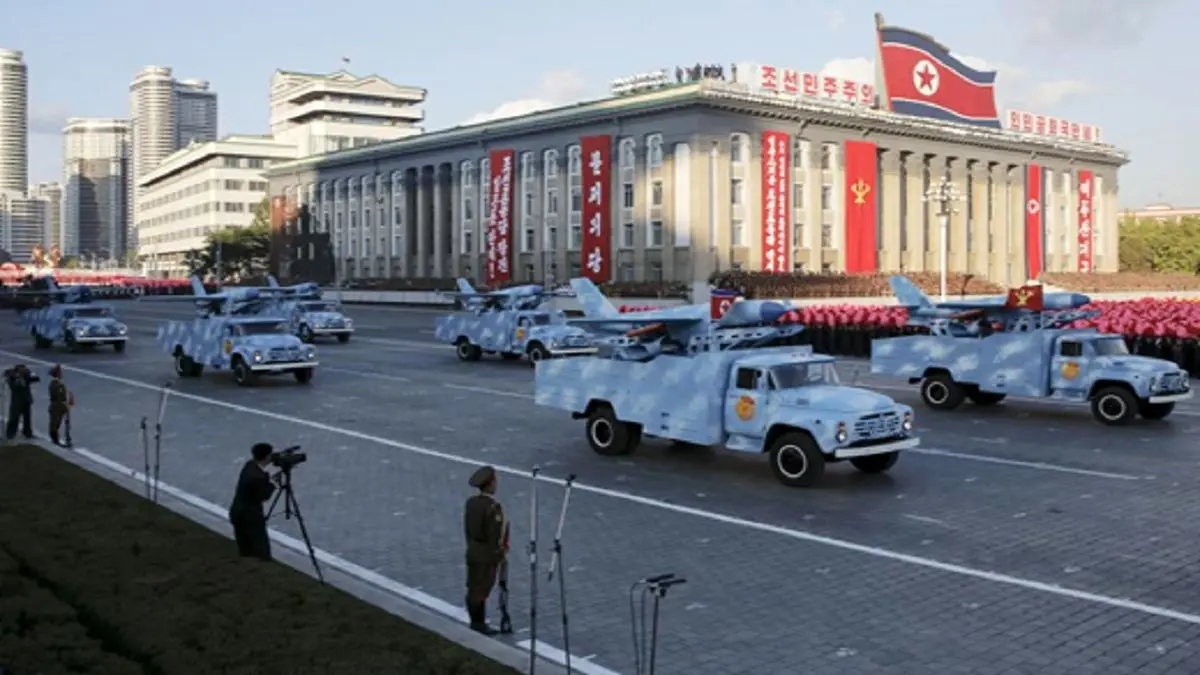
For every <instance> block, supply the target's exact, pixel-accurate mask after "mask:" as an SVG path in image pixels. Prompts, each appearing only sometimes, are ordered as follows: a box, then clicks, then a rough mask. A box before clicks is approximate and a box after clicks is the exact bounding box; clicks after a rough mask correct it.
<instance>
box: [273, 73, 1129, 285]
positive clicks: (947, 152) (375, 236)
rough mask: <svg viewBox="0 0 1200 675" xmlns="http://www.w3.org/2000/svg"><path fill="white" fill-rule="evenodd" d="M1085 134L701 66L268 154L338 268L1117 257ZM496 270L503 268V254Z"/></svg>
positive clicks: (1084, 264)
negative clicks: (465, 119) (765, 84)
mask: <svg viewBox="0 0 1200 675" xmlns="http://www.w3.org/2000/svg"><path fill="white" fill-rule="evenodd" d="M1127 161H1128V159H1127V157H1126V155H1125V154H1124V153H1122V152H1120V151H1118V150H1116V149H1115V148H1113V147H1112V146H1111V145H1107V144H1104V143H1100V142H1099V140H1098V139H1089V140H1082V139H1081V138H1075V139H1072V138H1070V137H1069V136H1068V137H1051V136H1047V135H1045V134H1036V133H1027V132H1023V131H1020V130H1011V129H992V128H982V127H974V126H966V125H960V124H953V123H948V122H941V121H937V120H931V119H922V118H917V117H910V116H905V115H900V114H896V113H893V112H890V111H886V110H879V109H877V108H876V107H874V106H872V105H870V104H857V103H851V102H849V101H845V100H822V99H819V98H805V97H803V96H800V97H790V98H786V97H780V96H775V95H769V94H766V93H763V92H761V91H757V90H756V89H755V88H753V87H748V86H746V85H745V84H737V83H732V82H724V81H711V80H708V81H705V80H702V81H699V82H691V83H683V84H678V85H674V86H668V87H665V88H660V89H657V90H653V91H648V92H643V93H634V94H631V95H627V96H620V97H613V98H607V99H603V100H598V101H593V102H589V103H583V104H579V105H575V106H570V107H564V108H559V109H554V110H547V111H543V112H538V113H533V114H529V115H525V116H522V117H515V118H511V119H506V120H501V121H496V122H491V123H484V124H477V125H471V126H463V127H456V128H453V129H449V130H446V131H440V132H435V133H428V134H422V135H420V136H415V137H411V138H405V139H401V140H396V141H392V142H386V143H381V144H378V145H374V146H371V147H365V148H356V149H351V150H346V151H342V152H334V153H330V154H326V155H320V156H316V157H311V158H306V159H300V160H297V161H291V162H283V163H278V164H275V165H274V166H273V167H272V169H271V170H270V172H269V173H268V177H269V180H270V190H271V194H272V195H274V196H276V197H283V198H285V200H286V202H287V203H289V204H290V205H291V206H292V207H293V208H292V209H291V210H290V211H289V212H291V213H296V212H300V209H298V208H294V207H299V206H306V207H307V209H306V210H307V212H308V213H311V214H312V218H311V227H312V228H313V229H315V230H316V231H317V232H328V233H329V234H330V235H331V240H332V244H333V247H334V249H335V257H336V259H337V261H338V265H339V266H340V271H341V273H342V274H343V276H344V278H368V277H374V278H379V277H408V278H446V277H454V276H467V277H473V278H476V279H479V280H481V281H505V280H512V281H536V282H544V281H562V280H564V279H566V278H569V277H573V276H580V275H581V274H582V273H583V272H584V271H588V272H589V274H590V275H591V276H593V278H601V279H612V280H615V281H681V282H690V281H695V280H702V279H705V278H707V277H708V276H709V274H710V273H712V272H714V271H718V270H727V269H731V268H741V269H747V270H760V269H762V270H769V271H781V272H782V271H793V270H808V271H814V272H820V271H835V272H836V271H849V272H867V271H893V270H906V271H923V270H936V269H939V265H940V247H941V245H942V241H941V227H940V210H939V208H940V206H941V205H940V204H938V203H937V202H936V200H934V201H929V200H927V199H926V198H925V197H926V195H927V194H930V193H932V192H934V191H935V190H934V188H936V187H937V186H938V185H939V184H941V183H942V181H943V178H944V179H945V180H946V181H947V182H948V183H950V184H952V185H953V186H954V189H955V194H956V195H957V196H958V199H957V200H956V201H954V202H952V203H950V204H948V205H947V206H948V210H949V211H951V213H949V215H948V227H947V228H946V232H947V235H948V236H947V240H946V243H945V245H946V248H947V263H948V266H949V268H950V270H951V271H956V272H966V273H972V274H978V275H981V276H986V277H988V278H991V279H993V280H994V281H997V282H999V283H1004V284H1010V285H1011V284H1019V283H1021V282H1023V281H1025V280H1026V279H1027V278H1030V277H1036V276H1037V275H1038V274H1040V273H1041V272H1042V271H1048V272H1059V271H1070V272H1075V271H1102V272H1108V271H1116V269H1117V218H1118V216H1119V209H1118V206H1117V190H1118V177H1117V174H1118V170H1119V168H1120V167H1121V166H1123V165H1124V164H1125V163H1127ZM501 268H503V269H501Z"/></svg>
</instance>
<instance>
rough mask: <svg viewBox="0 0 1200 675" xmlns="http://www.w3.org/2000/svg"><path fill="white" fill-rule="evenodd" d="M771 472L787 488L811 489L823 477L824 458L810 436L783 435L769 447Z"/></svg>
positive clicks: (796, 433)
mask: <svg viewBox="0 0 1200 675" xmlns="http://www.w3.org/2000/svg"><path fill="white" fill-rule="evenodd" d="M770 457H771V471H773V472H774V473H775V477H776V478H777V479H779V482H780V483H783V484H784V485H787V486H788V487H811V486H812V485H815V484H816V483H817V481H819V480H821V476H823V475H825V456H824V455H822V454H821V449H820V448H819V447H817V442H816V441H814V440H813V438H812V436H809V435H808V434H806V433H802V432H799V431H792V432H789V433H786V434H783V435H782V436H780V437H779V438H778V439H776V441H775V443H773V444H772V445H771V450H770Z"/></svg>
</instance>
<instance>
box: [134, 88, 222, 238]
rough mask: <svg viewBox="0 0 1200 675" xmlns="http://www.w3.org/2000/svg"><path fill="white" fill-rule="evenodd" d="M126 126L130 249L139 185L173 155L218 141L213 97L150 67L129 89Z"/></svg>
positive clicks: (136, 220)
mask: <svg viewBox="0 0 1200 675" xmlns="http://www.w3.org/2000/svg"><path fill="white" fill-rule="evenodd" d="M129 122H130V156H131V164H132V172H131V173H132V176H131V180H130V181H129V189H128V194H127V196H126V200H127V202H126V203H127V204H128V205H129V215H128V220H127V222H128V223H129V225H128V230H127V235H126V240H125V246H126V247H127V248H128V249H134V248H136V246H137V233H136V228H135V227H134V225H133V224H134V223H136V222H138V219H137V214H136V213H135V210H136V208H137V198H136V195H137V191H138V189H139V188H138V187H137V185H138V181H139V180H140V179H141V177H142V176H145V175H147V174H149V173H150V172H151V171H154V170H155V169H157V168H158V166H159V164H161V163H162V161H163V160H164V159H166V158H167V156H169V155H170V154H172V153H173V152H175V151H176V150H179V149H181V148H184V147H187V146H188V145H189V144H191V143H192V142H197V143H206V142H209V141H214V140H216V139H217V94H216V92H212V91H209V88H208V82H205V81H203V80H176V79H175V78H174V77H173V76H172V75H171V69H170V68H164V67H162V66H148V67H146V68H143V69H142V70H141V71H139V72H138V74H137V75H135V76H134V78H133V82H132V83H131V84H130V85H129Z"/></svg>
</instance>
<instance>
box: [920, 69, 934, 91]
mask: <svg viewBox="0 0 1200 675" xmlns="http://www.w3.org/2000/svg"><path fill="white" fill-rule="evenodd" d="M917 77H919V78H921V89H923V90H924V89H930V88H932V87H933V78H935V77H937V72H936V71H935V70H933V69H932V68H930V67H929V64H928V63H926V64H925V65H923V66H921V69H920V70H918V71H917Z"/></svg>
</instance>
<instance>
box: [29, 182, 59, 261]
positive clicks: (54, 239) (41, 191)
mask: <svg viewBox="0 0 1200 675" xmlns="http://www.w3.org/2000/svg"><path fill="white" fill-rule="evenodd" d="M29 197H30V199H44V200H46V202H47V203H46V223H45V227H46V232H45V233H44V234H43V235H42V240H43V241H44V242H45V243H46V244H47V245H48V246H58V247H60V248H59V250H60V251H61V250H62V248H61V247H62V230H63V217H62V216H63V186H62V184H61V183H56V182H54V181H46V182H43V183H36V184H34V185H30V186H29ZM63 255H64V256H65V255H66V254H65V253H64V254H63Z"/></svg>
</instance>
